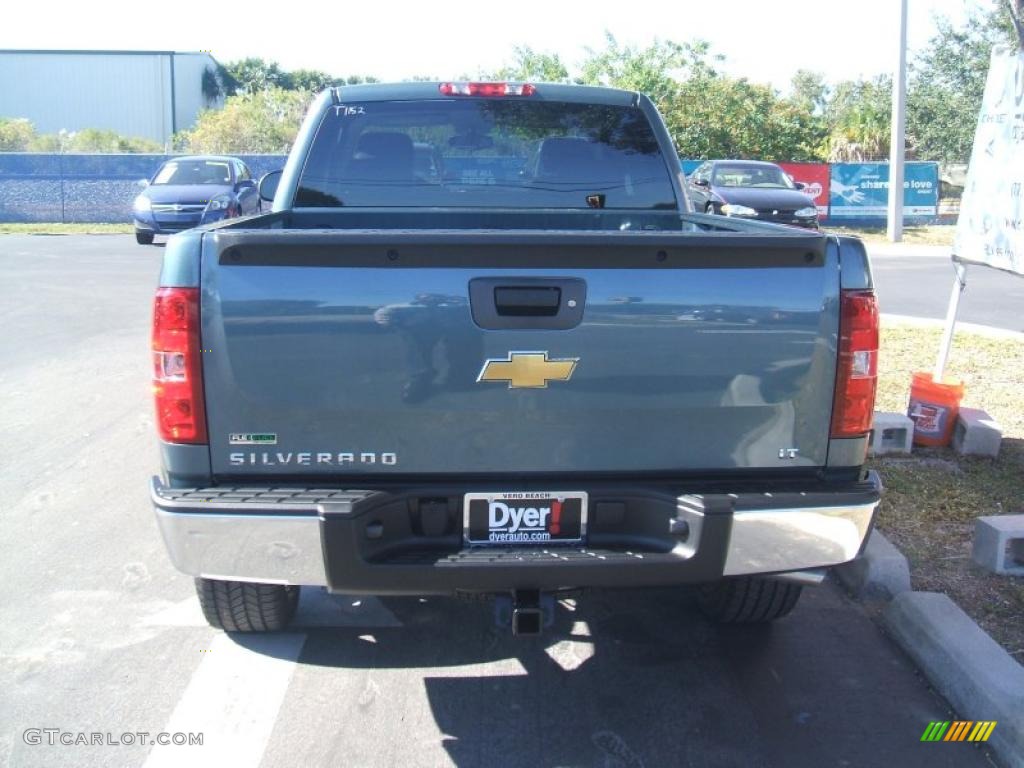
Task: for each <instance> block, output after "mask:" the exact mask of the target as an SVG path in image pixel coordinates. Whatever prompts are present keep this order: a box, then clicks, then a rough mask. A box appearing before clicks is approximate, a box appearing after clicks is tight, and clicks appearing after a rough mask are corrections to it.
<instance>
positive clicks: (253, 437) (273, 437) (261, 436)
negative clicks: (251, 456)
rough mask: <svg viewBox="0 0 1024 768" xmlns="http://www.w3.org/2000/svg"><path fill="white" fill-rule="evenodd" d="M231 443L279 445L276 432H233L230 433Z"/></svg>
mask: <svg viewBox="0 0 1024 768" xmlns="http://www.w3.org/2000/svg"><path fill="white" fill-rule="evenodd" d="M228 443H230V444H231V445H277V433H276V432H232V433H230V434H229V435H228Z"/></svg>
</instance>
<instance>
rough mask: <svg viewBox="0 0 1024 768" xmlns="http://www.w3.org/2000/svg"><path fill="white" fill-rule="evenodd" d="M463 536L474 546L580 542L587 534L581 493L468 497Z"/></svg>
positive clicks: (538, 492)
mask: <svg viewBox="0 0 1024 768" xmlns="http://www.w3.org/2000/svg"><path fill="white" fill-rule="evenodd" d="M463 534H464V536H465V540H466V543H467V544H473V545H481V544H485V545H500V544H514V545H520V546H522V545H527V546H529V545H540V546H543V545H547V544H569V543H573V542H581V541H583V540H584V538H585V537H586V534H587V494H586V493H584V492H583V491H509V492H506V493H467V494H466V498H465V502H464V507H463Z"/></svg>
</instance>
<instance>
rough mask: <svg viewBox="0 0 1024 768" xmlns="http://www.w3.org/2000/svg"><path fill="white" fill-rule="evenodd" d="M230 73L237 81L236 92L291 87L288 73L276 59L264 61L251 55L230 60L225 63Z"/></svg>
mask: <svg viewBox="0 0 1024 768" xmlns="http://www.w3.org/2000/svg"><path fill="white" fill-rule="evenodd" d="M224 69H225V70H226V71H227V73H228V75H229V76H230V77H231V79H232V80H234V82H235V83H236V85H235V86H234V89H233V90H234V93H255V92H257V91H264V90H266V89H268V88H289V87H290V86H291V83H290V81H289V80H288V73H287V72H285V71H284V70H282V69H281V67H280V66H279V65H278V63H277V62H276V61H264V60H263V59H260V58H257V57H250V58H247V59H242V60H240V61H230V62H228V63H227V64H225V65H224Z"/></svg>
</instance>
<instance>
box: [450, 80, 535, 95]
mask: <svg viewBox="0 0 1024 768" xmlns="http://www.w3.org/2000/svg"><path fill="white" fill-rule="evenodd" d="M438 90H439V91H441V93H442V94H444V95H445V96H533V94H535V93H536V92H537V87H536V86H534V85H530V84H529V83H441V85H439V86H438Z"/></svg>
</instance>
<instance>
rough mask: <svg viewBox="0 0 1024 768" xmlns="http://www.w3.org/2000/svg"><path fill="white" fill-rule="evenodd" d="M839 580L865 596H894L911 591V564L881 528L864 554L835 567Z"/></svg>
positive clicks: (882, 597) (870, 540) (855, 595)
mask: <svg viewBox="0 0 1024 768" xmlns="http://www.w3.org/2000/svg"><path fill="white" fill-rule="evenodd" d="M835 574H836V576H837V577H838V578H839V581H841V582H842V583H843V585H844V586H845V587H846V588H847V589H848V590H849V591H850V594H852V595H853V596H854V597H856V598H858V599H861V600H865V599H867V600H890V599H892V598H894V597H896V596H897V595H900V594H902V593H904V592H909V591H910V564H909V563H908V562H907V558H906V557H904V556H903V553H902V552H900V551H899V550H898V549H897V548H896V546H895V545H894V544H893V543H892V542H890V541H889V540H888V539H887V538H885V536H883V535H882V532H881V531H879V530H878V529H877V528H876V529H874V530H872V531H871V536H870V538H869V539H868V543H867V546H866V547H865V548H864V552H863V554H861V555H860V556H859V557H857V558H856V559H855V560H851V561H850V562H849V563H844V564H843V565H840V566H838V567H837V568H835Z"/></svg>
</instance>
